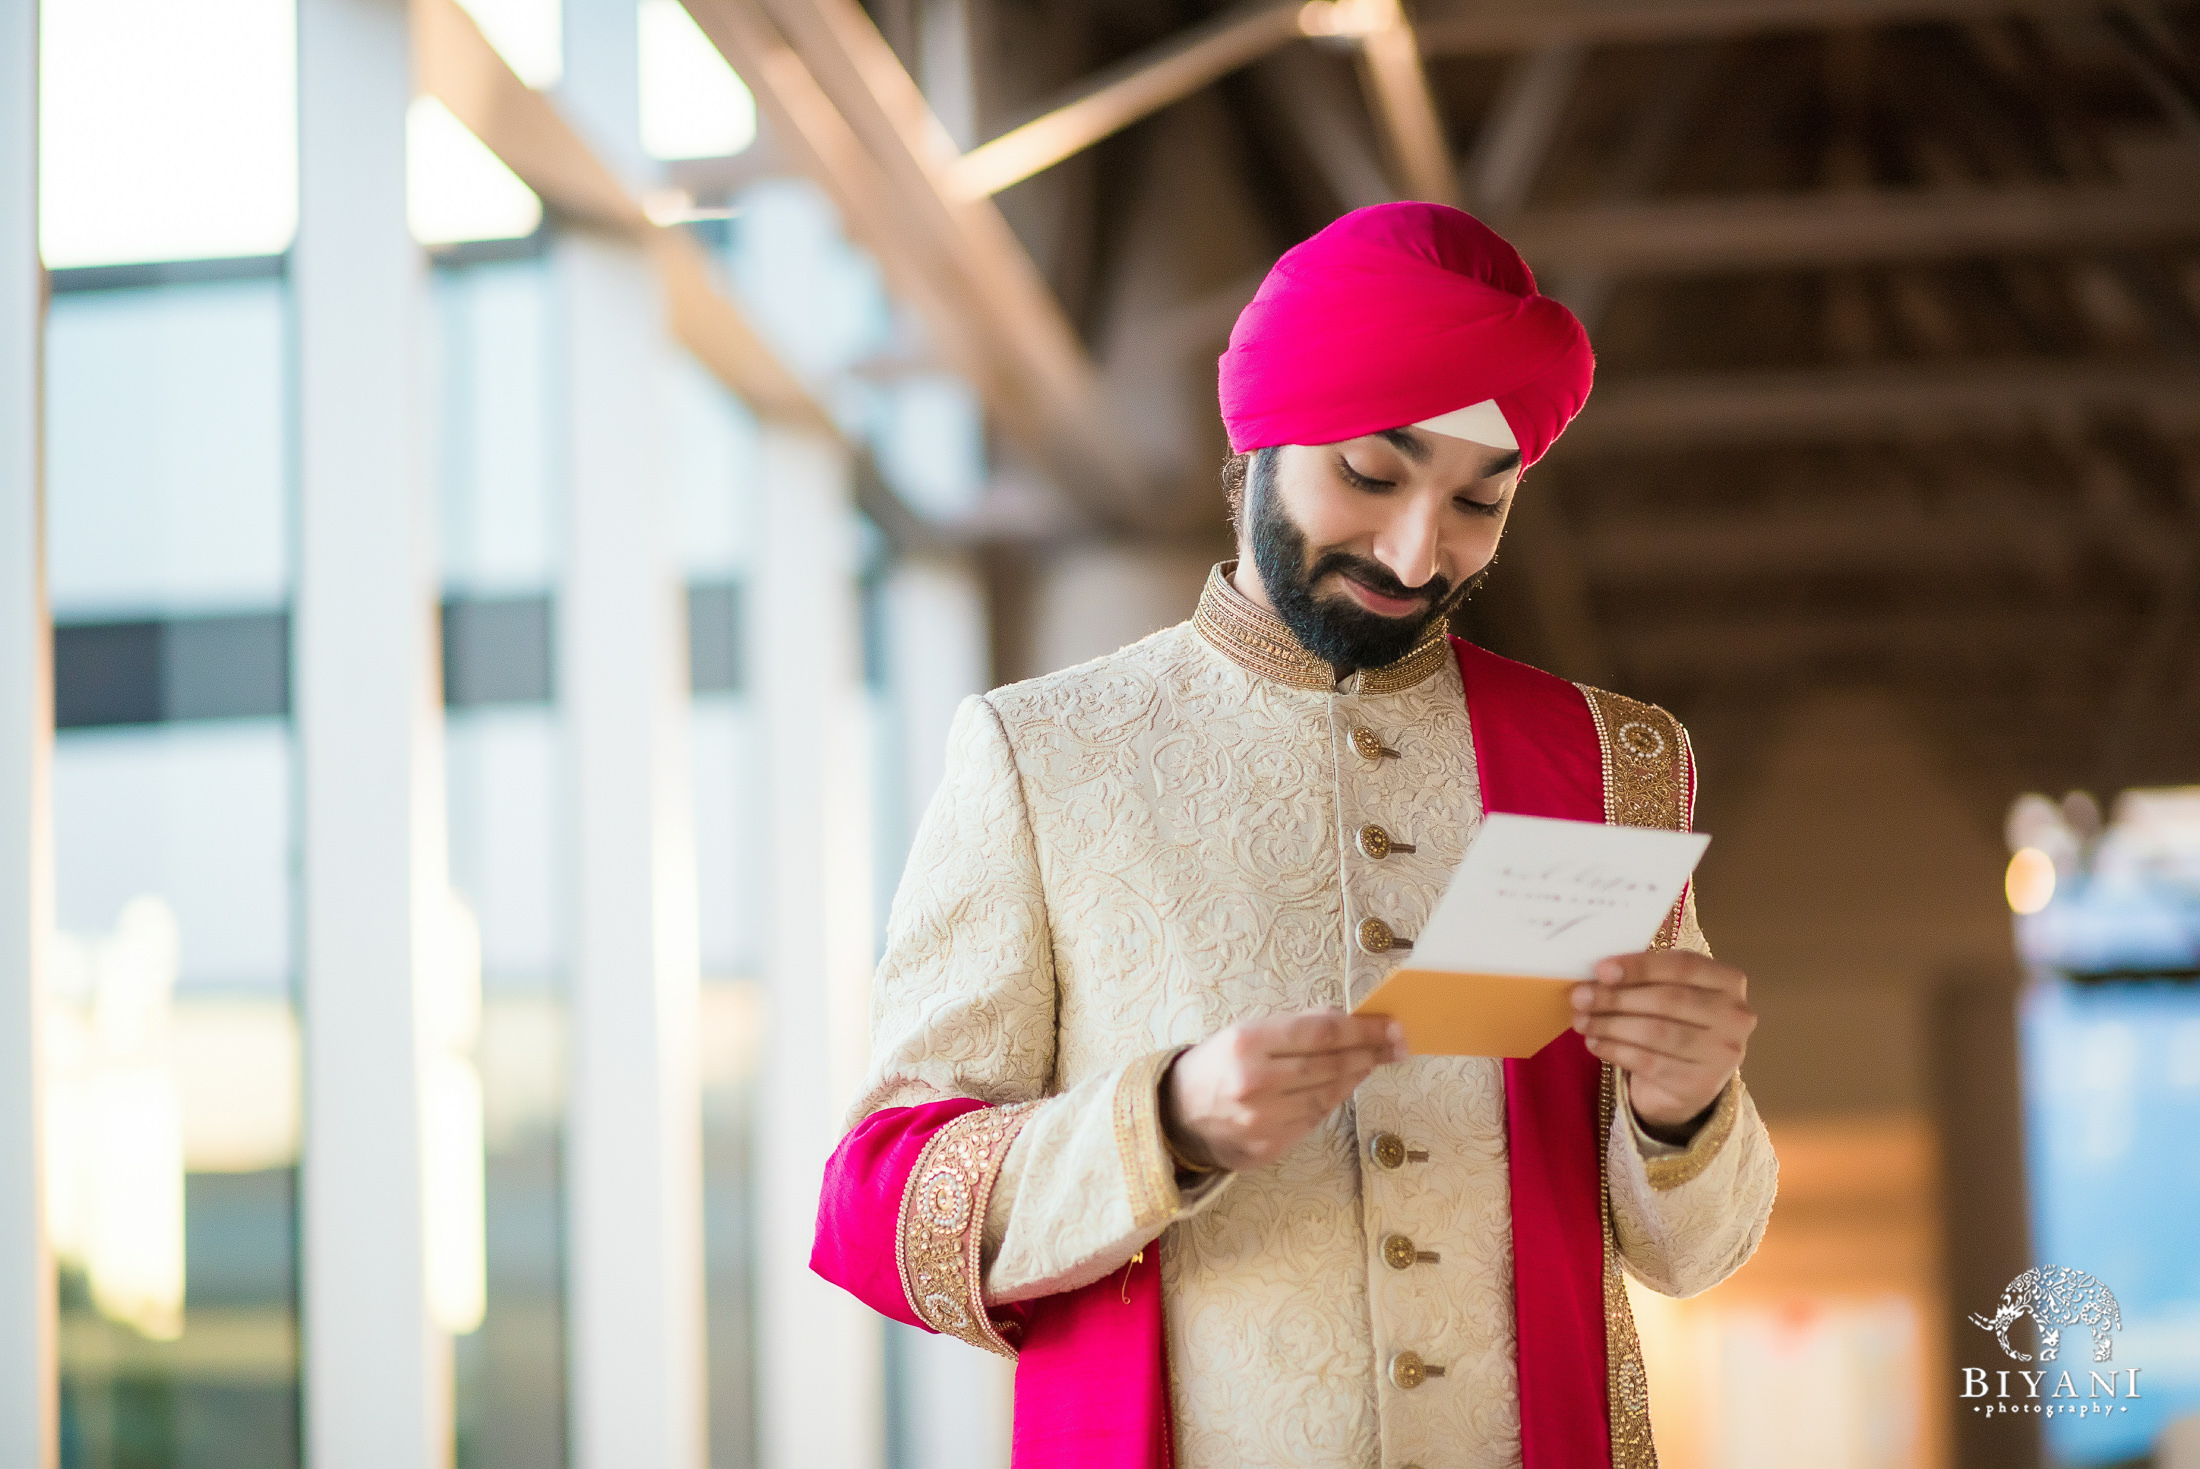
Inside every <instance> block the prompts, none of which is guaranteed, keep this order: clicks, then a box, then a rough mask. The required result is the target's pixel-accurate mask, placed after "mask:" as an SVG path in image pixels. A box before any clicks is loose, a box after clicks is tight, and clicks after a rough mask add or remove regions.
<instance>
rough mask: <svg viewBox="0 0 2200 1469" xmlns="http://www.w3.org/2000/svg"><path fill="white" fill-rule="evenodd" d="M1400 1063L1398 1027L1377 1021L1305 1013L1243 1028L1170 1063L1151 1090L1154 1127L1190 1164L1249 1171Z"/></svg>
mask: <svg viewBox="0 0 2200 1469" xmlns="http://www.w3.org/2000/svg"><path fill="white" fill-rule="evenodd" d="M1405 1058H1406V1038H1405V1027H1404V1026H1402V1025H1400V1024H1398V1022H1397V1021H1395V1020H1385V1019H1383V1018H1382V1017H1380V1016H1363V1015H1347V1014H1345V1013H1344V1012H1343V1011H1342V1010H1308V1011H1305V1012H1304V1013H1302V1014H1298V1015H1287V1016H1283V1017H1281V1018H1279V1019H1275V1020H1249V1021H1246V1022H1245V1023H1244V1024H1242V1025H1233V1026H1231V1027H1230V1028H1229V1029H1228V1030H1225V1031H1223V1032H1221V1033H1220V1034H1218V1035H1214V1036H1210V1037H1209V1038H1208V1039H1206V1040H1204V1041H1202V1042H1200V1043H1199V1044H1198V1045H1196V1046H1194V1047H1192V1048H1191V1049H1190V1050H1188V1051H1186V1052H1185V1053H1184V1054H1183V1055H1181V1056H1179V1057H1177V1058H1176V1062H1175V1064H1174V1065H1172V1066H1171V1067H1170V1068H1169V1072H1168V1075H1167V1076H1166V1077H1165V1078H1164V1079H1163V1081H1162V1083H1161V1117H1162V1125H1163V1126H1165V1127H1166V1128H1167V1129H1168V1133H1169V1142H1170V1144H1171V1145H1172V1146H1173V1147H1175V1149H1176V1150H1177V1152H1178V1153H1179V1154H1181V1155H1182V1156H1183V1157H1185V1158H1187V1159H1189V1160H1191V1161H1192V1162H1194V1163H1198V1164H1201V1165H1205V1166H1212V1167H1216V1168H1233V1169H1235V1168H1257V1167H1259V1166H1260V1165H1261V1164H1263V1163H1267V1162H1269V1161H1271V1160H1273V1159H1275V1158H1278V1157H1281V1156H1282V1155H1283V1154H1284V1152H1286V1151H1287V1150H1288V1149H1289V1148H1290V1147H1291V1146H1292V1145H1293V1144H1294V1143H1296V1142H1298V1140H1299V1139H1300V1138H1303V1137H1305V1136H1306V1135H1307V1134H1308V1133H1310V1132H1312V1131H1313V1130H1314V1126H1315V1124H1316V1123H1318V1122H1320V1121H1321V1120H1322V1119H1323V1118H1324V1117H1327V1116H1328V1115H1329V1114H1330V1112H1331V1111H1332V1110H1333V1109H1334V1108H1335V1107H1336V1106H1337V1104H1338V1103H1340V1102H1342V1101H1343V1100H1344V1099H1345V1098H1346V1097H1349V1096H1351V1095H1352V1089H1353V1088H1354V1087H1356V1086H1358V1085H1359V1084H1360V1083H1361V1082H1363V1081H1365V1080H1367V1078H1368V1075H1369V1074H1370V1073H1371V1072H1373V1071H1374V1069H1375V1068H1376V1067H1378V1066H1380V1065H1382V1064H1383V1063H1384V1062H1386V1061H1403V1060H1404V1059H1405Z"/></svg>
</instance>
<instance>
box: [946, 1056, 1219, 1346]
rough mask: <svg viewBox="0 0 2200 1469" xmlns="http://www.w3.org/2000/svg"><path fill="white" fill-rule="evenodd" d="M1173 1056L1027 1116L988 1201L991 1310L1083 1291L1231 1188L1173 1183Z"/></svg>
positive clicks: (1107, 1077) (1213, 1178) (1212, 1179)
mask: <svg viewBox="0 0 2200 1469" xmlns="http://www.w3.org/2000/svg"><path fill="white" fill-rule="evenodd" d="M1181 1049H1182V1048H1181V1047H1171V1048H1170V1049H1168V1050H1163V1051H1155V1052H1152V1053H1151V1054H1149V1055H1145V1056H1140V1057H1138V1058H1137V1059H1136V1060H1133V1061H1131V1062H1129V1063H1127V1064H1125V1065H1123V1066H1119V1067H1117V1068H1116V1069H1115V1070H1113V1071H1109V1072H1104V1073H1102V1074H1101V1075H1098V1076H1095V1077H1092V1078H1090V1079H1089V1080H1087V1081H1085V1082H1083V1083H1081V1084H1079V1085H1078V1086H1076V1087H1073V1088H1071V1089H1070V1090H1069V1091H1067V1092H1064V1093H1062V1094H1061V1095H1060V1096H1057V1097H1051V1098H1049V1099H1048V1100H1047V1101H1045V1102H1043V1103H1041V1104H1040V1105H1039V1107H1038V1108H1037V1109H1036V1110H1035V1111H1034V1112H1033V1114H1032V1116H1031V1119H1030V1121H1029V1122H1028V1123H1027V1124H1026V1125H1025V1126H1024V1128H1023V1129H1022V1130H1021V1131H1020V1132H1019V1133H1018V1134H1017V1135H1016V1139H1015V1142H1014V1144H1013V1145H1012V1146H1011V1147H1010V1148H1009V1150H1008V1154H1007V1157H1006V1158H1005V1159H1004V1161H1003V1163H1002V1166H1001V1169H1000V1173H999V1176H998V1177H997V1178H996V1180H995V1182H994V1187H993V1192H992V1196H991V1198H990V1200H989V1201H988V1207H987V1211H986V1220H985V1260H986V1270H985V1293H986V1299H987V1300H988V1301H989V1302H991V1303H994V1304H1002V1305H1005V1304H1008V1303H1010V1302H1014V1301H1023V1300H1030V1299H1032V1298H1034V1297H1037V1296H1047V1295H1055V1294H1057V1293H1059V1292H1062V1291H1068V1290H1075V1289H1077V1288H1078V1287H1080V1286H1084V1285H1089V1284H1091V1283H1092V1282H1093V1281H1095V1280H1098V1279H1100V1278H1101V1277H1102V1276H1104V1275H1108V1274H1111V1273H1113V1272H1114V1271H1117V1270H1120V1269H1122V1268H1123V1267H1124V1266H1125V1265H1127V1264H1128V1263H1130V1260H1131V1257H1132V1256H1133V1255H1134V1254H1137V1253H1138V1252H1139V1251H1140V1250H1142V1249H1144V1248H1145V1246H1146V1245H1148V1244H1150V1243H1151V1242H1152V1241H1153V1239H1154V1238H1155V1237H1156V1236H1158V1235H1159V1234H1160V1233H1161V1231H1162V1230H1163V1229H1165V1228H1167V1227H1168V1226H1169V1225H1171V1224H1173V1223H1175V1222H1176V1221H1178V1220H1179V1219H1188V1218H1190V1217H1192V1216H1193V1215H1195V1214H1198V1213H1200V1212H1202V1211H1204V1210H1205V1209H1207V1208H1209V1207H1210V1206H1212V1205H1213V1203H1214V1202H1215V1200H1216V1199H1218V1198H1220V1197H1221V1196H1222V1195H1223V1194H1224V1193H1225V1192H1227V1191H1228V1189H1229V1186H1230V1181H1231V1177H1232V1176H1231V1175H1230V1174H1227V1173H1216V1174H1209V1175H1204V1176H1202V1177H1200V1178H1199V1179H1197V1180H1196V1181H1194V1182H1191V1183H1189V1184H1185V1183H1180V1182H1179V1181H1178V1178H1177V1171H1176V1162H1175V1160H1174V1159H1173V1158H1171V1157H1170V1156H1169V1149H1168V1143H1167V1141H1166V1139H1165V1138H1164V1136H1163V1134H1162V1130H1161V1101H1160V1094H1159V1087H1160V1081H1161V1075H1162V1073H1163V1072H1164V1071H1166V1070H1167V1069H1168V1065H1169V1063H1170V1062H1171V1061H1173V1060H1175V1059H1176V1056H1177V1053H1178V1051H1179V1050H1181Z"/></svg>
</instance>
